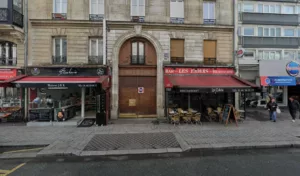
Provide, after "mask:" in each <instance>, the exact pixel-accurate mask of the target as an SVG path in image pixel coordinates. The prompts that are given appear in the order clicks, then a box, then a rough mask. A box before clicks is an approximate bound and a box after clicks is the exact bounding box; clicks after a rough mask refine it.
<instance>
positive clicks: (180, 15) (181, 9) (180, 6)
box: [177, 0, 184, 18]
mask: <svg viewBox="0 0 300 176" xmlns="http://www.w3.org/2000/svg"><path fill="white" fill-rule="evenodd" d="M177 10H178V12H177V13H178V18H184V1H183V0H178V2H177Z"/></svg>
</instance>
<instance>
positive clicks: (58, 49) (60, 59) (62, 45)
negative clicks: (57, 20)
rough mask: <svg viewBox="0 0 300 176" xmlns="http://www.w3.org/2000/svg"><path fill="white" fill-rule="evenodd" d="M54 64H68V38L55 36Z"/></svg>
mask: <svg viewBox="0 0 300 176" xmlns="http://www.w3.org/2000/svg"><path fill="white" fill-rule="evenodd" d="M52 63H53V64H66V63H67V38H66V37H54V38H53V56H52Z"/></svg>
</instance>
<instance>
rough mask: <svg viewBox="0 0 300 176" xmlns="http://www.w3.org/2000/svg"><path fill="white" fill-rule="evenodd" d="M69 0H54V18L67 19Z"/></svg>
mask: <svg viewBox="0 0 300 176" xmlns="http://www.w3.org/2000/svg"><path fill="white" fill-rule="evenodd" d="M67 10H68V0H53V15H52V18H53V19H66V18H67Z"/></svg>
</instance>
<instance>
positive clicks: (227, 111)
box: [222, 104, 238, 126]
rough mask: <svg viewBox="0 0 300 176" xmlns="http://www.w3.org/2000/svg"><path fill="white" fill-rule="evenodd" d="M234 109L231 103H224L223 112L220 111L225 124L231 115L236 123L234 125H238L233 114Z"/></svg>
mask: <svg viewBox="0 0 300 176" xmlns="http://www.w3.org/2000/svg"><path fill="white" fill-rule="evenodd" d="M234 111H235V108H234V107H233V106H232V105H231V104H226V105H224V108H223V113H222V120H223V121H224V122H225V124H226V125H227V124H228V121H229V119H230V117H231V116H232V117H233V119H234V121H235V123H236V126H238V123H237V118H236V116H235V113H234Z"/></svg>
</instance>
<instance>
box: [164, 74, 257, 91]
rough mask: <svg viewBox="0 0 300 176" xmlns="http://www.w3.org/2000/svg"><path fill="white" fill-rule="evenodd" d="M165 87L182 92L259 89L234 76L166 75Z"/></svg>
mask: <svg viewBox="0 0 300 176" xmlns="http://www.w3.org/2000/svg"><path fill="white" fill-rule="evenodd" d="M164 85H165V88H167V89H170V88H175V89H176V88H177V89H179V91H180V92H243V91H246V92H252V91H254V89H256V88H258V87H257V86H256V85H255V84H253V83H250V82H248V81H246V80H243V79H241V78H239V77H237V76H234V75H216V76H215V75H203V76H199V75H165V76H164Z"/></svg>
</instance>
